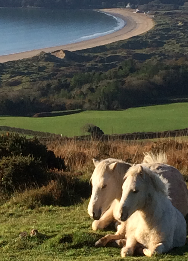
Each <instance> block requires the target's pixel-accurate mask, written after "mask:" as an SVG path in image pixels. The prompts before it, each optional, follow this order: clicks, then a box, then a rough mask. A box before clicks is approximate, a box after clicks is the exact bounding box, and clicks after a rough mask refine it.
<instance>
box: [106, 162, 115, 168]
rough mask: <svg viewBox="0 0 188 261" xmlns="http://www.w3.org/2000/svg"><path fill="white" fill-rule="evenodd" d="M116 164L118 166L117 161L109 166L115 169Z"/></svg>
mask: <svg viewBox="0 0 188 261" xmlns="http://www.w3.org/2000/svg"><path fill="white" fill-rule="evenodd" d="M116 166H117V162H113V163H111V164H110V165H109V166H108V167H109V169H110V170H114V169H115V167H116Z"/></svg>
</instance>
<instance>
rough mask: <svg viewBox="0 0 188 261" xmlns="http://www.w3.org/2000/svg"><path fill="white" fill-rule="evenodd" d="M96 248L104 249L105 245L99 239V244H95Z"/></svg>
mask: <svg viewBox="0 0 188 261" xmlns="http://www.w3.org/2000/svg"><path fill="white" fill-rule="evenodd" d="M95 246H96V247H102V246H104V245H103V243H102V241H101V239H99V240H98V241H97V242H95Z"/></svg>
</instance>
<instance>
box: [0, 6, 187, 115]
mask: <svg viewBox="0 0 188 261" xmlns="http://www.w3.org/2000/svg"><path fill="white" fill-rule="evenodd" d="M180 14H181V15H180ZM187 14H188V13H187V12H186V11H185V10H184V11H171V12H165V11H163V12H157V13H156V14H155V18H154V19H155V22H156V26H155V27H154V29H152V30H151V31H149V32H148V33H146V34H144V35H141V36H136V37H133V38H131V39H129V40H124V41H120V42H117V43H114V44H109V45H106V46H101V47H96V48H92V49H87V50H85V51H84V50H83V51H77V52H68V51H65V52H64V55H63V58H58V57H56V56H54V55H53V54H50V53H41V54H40V55H39V56H35V57H33V58H31V59H24V60H19V61H13V62H7V63H4V64H0V114H1V115H22V116H26V115H28V116H32V115H34V114H35V113H37V112H42V111H46V112H47V111H54V110H55V111H59V110H70V109H86V110H87V109H90V110H91V109H92V110H93V109H95V110H118V109H126V108H130V107H134V106H142V105H149V104H160V103H166V102H171V101H176V100H178V101H187V98H188V84H187V82H188V47H187V41H188V20H187V17H188V16H187ZM10 90H11V91H10Z"/></svg>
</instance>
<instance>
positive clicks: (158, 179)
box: [125, 164, 169, 197]
mask: <svg viewBox="0 0 188 261" xmlns="http://www.w3.org/2000/svg"><path fill="white" fill-rule="evenodd" d="M140 170H142V171H141V172H140ZM129 175H132V176H134V175H140V176H141V177H142V178H143V179H144V180H145V182H148V184H149V182H150V184H151V185H152V187H153V188H154V189H155V191H158V192H162V193H163V194H164V195H166V196H167V197H168V195H169V192H168V190H169V183H168V180H167V179H165V178H163V177H162V176H160V175H158V174H156V173H155V172H153V171H151V170H150V169H149V168H148V167H145V166H143V165H142V164H136V165H133V167H132V168H130V169H129V170H128V172H127V174H126V175H125V178H126V177H128V176H129Z"/></svg>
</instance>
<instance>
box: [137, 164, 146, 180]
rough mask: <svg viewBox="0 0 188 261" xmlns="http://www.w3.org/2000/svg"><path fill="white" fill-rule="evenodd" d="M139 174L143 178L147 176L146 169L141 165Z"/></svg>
mask: <svg viewBox="0 0 188 261" xmlns="http://www.w3.org/2000/svg"><path fill="white" fill-rule="evenodd" d="M138 174H139V175H141V176H142V177H143V179H144V178H145V175H144V169H143V167H142V166H141V165H140V166H139V167H138Z"/></svg>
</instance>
